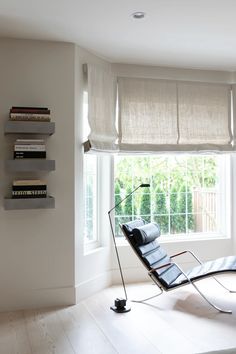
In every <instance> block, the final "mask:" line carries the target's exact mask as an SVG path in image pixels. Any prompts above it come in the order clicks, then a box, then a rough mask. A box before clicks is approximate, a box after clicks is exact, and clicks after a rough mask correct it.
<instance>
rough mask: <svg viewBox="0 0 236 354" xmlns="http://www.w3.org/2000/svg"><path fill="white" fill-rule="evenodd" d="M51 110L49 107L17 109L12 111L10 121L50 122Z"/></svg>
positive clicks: (13, 108)
mask: <svg viewBox="0 0 236 354" xmlns="http://www.w3.org/2000/svg"><path fill="white" fill-rule="evenodd" d="M50 113H51V112H50V109H48V108H47V107H17V106H13V107H12V108H11V109H10V115H9V119H10V120H11V121H36V122H37V121H38V122H50V120H51V117H50Z"/></svg>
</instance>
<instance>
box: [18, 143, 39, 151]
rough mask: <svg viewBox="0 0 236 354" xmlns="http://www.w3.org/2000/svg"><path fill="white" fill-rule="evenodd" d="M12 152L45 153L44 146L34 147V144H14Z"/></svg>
mask: <svg viewBox="0 0 236 354" xmlns="http://www.w3.org/2000/svg"><path fill="white" fill-rule="evenodd" d="M14 151H46V146H45V145H43V144H39V145H34V144H27V145H23V144H19V145H18V144H17V145H16V144H15V145H14Z"/></svg>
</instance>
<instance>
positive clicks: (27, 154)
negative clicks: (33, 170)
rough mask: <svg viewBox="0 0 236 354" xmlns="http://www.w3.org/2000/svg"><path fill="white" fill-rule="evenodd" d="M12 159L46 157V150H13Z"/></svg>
mask: <svg viewBox="0 0 236 354" xmlns="http://www.w3.org/2000/svg"><path fill="white" fill-rule="evenodd" d="M13 157H14V159H46V151H35V150H33V151H30V150H27V151H14V155H13Z"/></svg>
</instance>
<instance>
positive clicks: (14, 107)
mask: <svg viewBox="0 0 236 354" xmlns="http://www.w3.org/2000/svg"><path fill="white" fill-rule="evenodd" d="M11 109H40V110H44V111H46V110H48V107H32V106H27V107H23V106H12V107H11Z"/></svg>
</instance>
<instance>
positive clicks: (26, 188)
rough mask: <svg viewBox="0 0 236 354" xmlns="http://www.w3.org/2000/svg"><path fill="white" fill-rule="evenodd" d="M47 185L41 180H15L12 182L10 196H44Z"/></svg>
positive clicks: (45, 195) (15, 197) (14, 197)
mask: <svg viewBox="0 0 236 354" xmlns="http://www.w3.org/2000/svg"><path fill="white" fill-rule="evenodd" d="M46 197H47V185H46V182H45V181H42V180H15V181H13V183H12V198H13V199H17V198H18V199H20V198H46Z"/></svg>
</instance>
